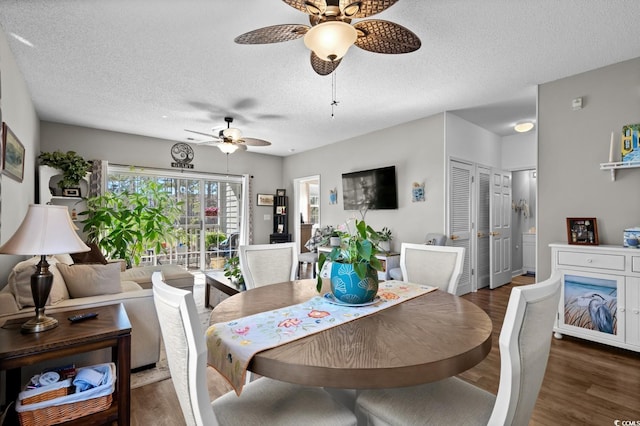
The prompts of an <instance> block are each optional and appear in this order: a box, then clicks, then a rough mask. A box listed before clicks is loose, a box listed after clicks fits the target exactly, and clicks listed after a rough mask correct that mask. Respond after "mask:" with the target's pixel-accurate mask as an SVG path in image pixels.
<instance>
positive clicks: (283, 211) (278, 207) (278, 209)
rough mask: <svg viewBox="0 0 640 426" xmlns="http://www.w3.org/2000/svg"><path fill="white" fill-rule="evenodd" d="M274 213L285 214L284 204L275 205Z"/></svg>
mask: <svg viewBox="0 0 640 426" xmlns="http://www.w3.org/2000/svg"><path fill="white" fill-rule="evenodd" d="M276 214H287V208H286V207H285V206H276Z"/></svg>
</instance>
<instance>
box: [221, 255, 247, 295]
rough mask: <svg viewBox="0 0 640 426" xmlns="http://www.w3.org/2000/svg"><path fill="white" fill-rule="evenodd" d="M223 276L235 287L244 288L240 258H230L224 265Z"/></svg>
mask: <svg viewBox="0 0 640 426" xmlns="http://www.w3.org/2000/svg"><path fill="white" fill-rule="evenodd" d="M224 276H225V277H227V278H229V280H230V281H231V282H232V283H233V284H235V286H236V287H242V286H244V277H243V276H242V271H241V270H240V258H239V257H238V256H234V257H230V258H229V259H228V260H227V261H226V262H225V264H224Z"/></svg>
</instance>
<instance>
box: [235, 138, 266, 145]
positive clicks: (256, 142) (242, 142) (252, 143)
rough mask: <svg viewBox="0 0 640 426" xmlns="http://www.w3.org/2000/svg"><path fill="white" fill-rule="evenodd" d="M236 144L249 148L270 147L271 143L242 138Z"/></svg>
mask: <svg viewBox="0 0 640 426" xmlns="http://www.w3.org/2000/svg"><path fill="white" fill-rule="evenodd" d="M236 142H238V144H240V145H242V144H244V145H249V146H269V145H271V142H267V141H265V140H263V139H256V138H242V139H240V140H238V141H236Z"/></svg>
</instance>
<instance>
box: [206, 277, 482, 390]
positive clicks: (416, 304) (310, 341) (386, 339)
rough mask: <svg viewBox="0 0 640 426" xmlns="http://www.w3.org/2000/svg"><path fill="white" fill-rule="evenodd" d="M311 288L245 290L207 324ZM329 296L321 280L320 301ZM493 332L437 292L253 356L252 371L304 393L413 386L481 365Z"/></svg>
mask: <svg viewBox="0 0 640 426" xmlns="http://www.w3.org/2000/svg"><path fill="white" fill-rule="evenodd" d="M315 285H316V281H315V280H296V281H291V282H285V283H280V284H272V285H268V286H264V287H258V288H255V289H252V290H248V291H243V292H241V293H238V294H236V295H234V296H231V297H229V298H228V299H226V300H224V301H223V302H221V303H220V304H218V305H217V306H216V307H215V308H214V309H213V311H212V312H211V318H210V323H211V324H215V323H220V322H227V321H231V320H234V319H237V318H241V317H244V316H248V315H253V314H256V313H259V312H265V311H270V310H274V309H279V308H282V307H285V306H290V305H295V304H298V303H303V302H305V301H307V300H309V299H310V298H312V297H314V296H317V295H318V292H317V291H316V288H315ZM329 290H330V282H329V280H327V279H325V280H324V286H323V289H322V294H324V293H326V292H328V291H329ZM356 309H357V308H356ZM491 330H492V323H491V319H490V318H489V316H488V315H487V314H486V313H485V312H484V311H483V310H482V309H480V308H479V307H478V306H476V305H474V304H473V303H471V302H469V301H467V300H464V299H462V298H460V297H457V296H454V295H451V294H449V293H446V292H444V291H441V290H436V291H433V292H430V293H427V294H424V295H422V296H418V297H416V298H413V299H410V300H407V301H405V302H403V303H400V304H398V305H396V306H393V307H390V308H387V309H383V310H380V311H378V312H376V313H374V314H372V315H368V316H364V317H362V318H359V319H357V320H354V321H350V322H347V323H344V324H341V325H339V326H336V327H333V328H330V329H327V330H324V331H321V332H319V333H316V334H312V335H309V336H306V337H304V338H302V339H299V340H295V341H292V342H289V343H286V344H284V345H281V346H278V347H275V348H272V349H267V350H264V351H262V352H258V353H257V354H256V355H255V356H254V357H253V359H252V360H251V362H250V364H249V370H250V371H252V372H254V373H256V374H259V375H261V376H267V377H271V378H273V379H277V380H281V381H285V382H290V383H298V384H301V385H306V386H323V387H334V388H349V389H374V388H393V387H403V386H413V385H418V384H422V383H428V382H433V381H437V380H441V379H444V378H446V377H450V376H455V375H456V374H459V373H461V372H463V371H465V370H468V369H469V368H471V367H473V366H475V365H476V364H478V363H479V362H480V361H482V360H483V359H484V358H485V357H486V356H487V355H488V354H489V351H490V350H491Z"/></svg>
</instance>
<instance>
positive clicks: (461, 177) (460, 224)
mask: <svg viewBox="0 0 640 426" xmlns="http://www.w3.org/2000/svg"><path fill="white" fill-rule="evenodd" d="M473 181H474V166H473V165H471V164H466V163H461V162H458V161H451V163H450V167H449V194H450V195H449V197H450V198H449V232H448V234H449V239H450V240H451V245H452V246H454V247H464V248H465V253H464V265H463V268H462V274H461V276H460V282H459V284H458V294H465V293H468V292H470V291H471V290H472V278H473V275H472V272H473V263H474V258H475V253H474V251H473V250H472V247H473V245H472V242H473V241H472V238H471V237H472V232H473V221H472V212H473V208H472V207H473V204H472V202H473V193H474V191H473Z"/></svg>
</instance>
